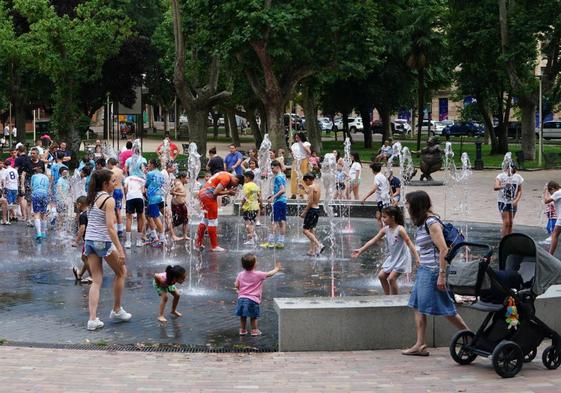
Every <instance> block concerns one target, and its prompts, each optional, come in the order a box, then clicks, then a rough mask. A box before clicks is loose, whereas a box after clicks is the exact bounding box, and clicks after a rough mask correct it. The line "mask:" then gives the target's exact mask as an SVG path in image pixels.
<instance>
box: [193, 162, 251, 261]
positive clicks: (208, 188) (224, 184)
mask: <svg viewBox="0 0 561 393" xmlns="http://www.w3.org/2000/svg"><path fill="white" fill-rule="evenodd" d="M240 162H241V160H240ZM239 184H243V176H241V175H233V174H231V173H228V172H218V173H217V174H216V175H214V176H211V178H210V179H208V181H207V182H206V183H205V185H204V186H203V188H202V189H201V190H200V191H199V200H200V201H201V208H202V210H203V211H204V214H205V216H204V219H203V221H202V222H201V223H200V224H199V228H198V231H197V239H196V241H195V246H196V247H197V248H199V249H202V248H203V237H204V235H205V231H207V227H208V237H209V238H210V245H211V251H213V252H223V251H225V250H224V249H223V248H222V247H219V246H218V235H217V233H216V227H217V226H218V202H217V201H216V199H217V198H218V197H219V196H221V195H236V193H237V188H238V185H239Z"/></svg>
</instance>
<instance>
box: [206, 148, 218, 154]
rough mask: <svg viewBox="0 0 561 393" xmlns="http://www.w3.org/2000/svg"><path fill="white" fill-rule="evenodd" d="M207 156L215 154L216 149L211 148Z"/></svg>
mask: <svg viewBox="0 0 561 393" xmlns="http://www.w3.org/2000/svg"><path fill="white" fill-rule="evenodd" d="M208 154H216V147H211V148H210V149H208Z"/></svg>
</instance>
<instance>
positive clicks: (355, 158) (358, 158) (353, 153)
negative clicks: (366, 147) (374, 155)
mask: <svg viewBox="0 0 561 393" xmlns="http://www.w3.org/2000/svg"><path fill="white" fill-rule="evenodd" d="M351 156H352V157H353V160H354V162H358V163H359V164H360V155H359V154H358V153H357V152H356V151H354V152H352V153H351Z"/></svg>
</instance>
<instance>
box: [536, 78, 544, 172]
mask: <svg viewBox="0 0 561 393" xmlns="http://www.w3.org/2000/svg"><path fill="white" fill-rule="evenodd" d="M537 77H538V82H539V89H538V90H539V91H538V94H539V104H538V112H539V122H540V124H539V133H538V165H539V166H540V167H541V166H542V162H543V107H542V78H543V72H542V69H541V68H540V69H539V71H538V75H537Z"/></svg>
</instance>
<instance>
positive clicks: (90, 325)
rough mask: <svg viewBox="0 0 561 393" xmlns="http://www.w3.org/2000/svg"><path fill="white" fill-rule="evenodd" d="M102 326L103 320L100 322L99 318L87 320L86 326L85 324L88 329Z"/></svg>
mask: <svg viewBox="0 0 561 393" xmlns="http://www.w3.org/2000/svg"><path fill="white" fill-rule="evenodd" d="M102 327H103V322H101V321H100V320H99V318H96V319H94V320H93V321H92V320H89V321H88V326H87V329H88V330H97V329H101V328H102Z"/></svg>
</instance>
